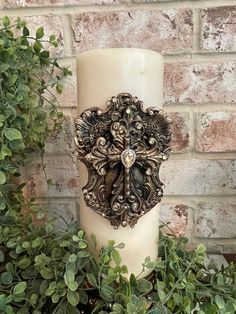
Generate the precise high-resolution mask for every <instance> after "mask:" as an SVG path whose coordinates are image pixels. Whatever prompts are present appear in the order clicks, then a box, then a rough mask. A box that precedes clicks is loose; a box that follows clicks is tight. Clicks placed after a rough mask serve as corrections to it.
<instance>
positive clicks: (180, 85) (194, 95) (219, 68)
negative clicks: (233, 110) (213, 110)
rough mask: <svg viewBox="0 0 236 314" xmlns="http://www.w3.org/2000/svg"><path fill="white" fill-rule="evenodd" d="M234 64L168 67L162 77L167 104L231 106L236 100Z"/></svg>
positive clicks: (167, 65)
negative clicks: (215, 103)
mask: <svg viewBox="0 0 236 314" xmlns="http://www.w3.org/2000/svg"><path fill="white" fill-rule="evenodd" d="M235 77H236V63H235V62H226V63H195V64H193V63H188V62H183V63H177V64H176V63H169V64H166V66H165V73H164V101H165V103H166V104H168V103H179V102H180V103H209V102H225V103H232V102H235V100H236V88H235Z"/></svg>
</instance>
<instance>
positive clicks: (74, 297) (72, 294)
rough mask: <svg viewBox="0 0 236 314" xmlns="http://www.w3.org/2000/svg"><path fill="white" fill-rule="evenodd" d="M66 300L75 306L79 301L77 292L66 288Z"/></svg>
mask: <svg viewBox="0 0 236 314" xmlns="http://www.w3.org/2000/svg"><path fill="white" fill-rule="evenodd" d="M67 300H68V302H69V303H70V304H71V305H72V306H76V305H78V303H79V294H78V292H76V291H71V290H68V292H67Z"/></svg>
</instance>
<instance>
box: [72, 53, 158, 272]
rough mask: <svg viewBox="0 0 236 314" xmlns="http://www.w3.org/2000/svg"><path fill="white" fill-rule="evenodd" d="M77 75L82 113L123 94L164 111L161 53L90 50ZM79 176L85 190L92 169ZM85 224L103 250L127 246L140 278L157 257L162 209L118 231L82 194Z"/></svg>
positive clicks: (125, 256) (125, 253)
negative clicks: (111, 242) (114, 245)
mask: <svg viewBox="0 0 236 314" xmlns="http://www.w3.org/2000/svg"><path fill="white" fill-rule="evenodd" d="M77 71H78V109H79V114H80V113H81V112H83V111H84V110H86V109H88V108H90V107H94V106H98V107H101V108H102V109H105V108H106V105H105V103H106V101H108V100H109V99H110V98H111V97H112V96H117V95H118V94H119V93H124V92H126V93H130V94H131V95H132V96H137V97H138V98H139V99H140V100H142V101H143V102H144V107H150V106H156V107H158V108H161V106H162V94H163V57H162V56H161V55H160V54H159V53H156V52H154V51H150V50H144V49H133V48H127V49H126V48H118V49H98V50H90V51H87V52H83V53H81V54H79V55H78V57H77ZM79 171H80V186H81V187H83V186H84V185H85V184H86V183H87V170H86V167H85V166H84V165H83V164H82V163H81V162H80V163H79ZM80 225H81V227H82V228H83V229H84V230H85V231H86V233H87V234H88V236H90V234H91V233H94V234H95V235H96V237H97V241H98V247H101V246H104V245H106V244H107V241H108V240H115V242H116V243H117V244H118V243H120V242H124V243H125V248H124V249H122V250H120V254H121V257H122V264H125V265H127V266H128V269H129V273H134V274H135V275H138V274H139V273H140V272H141V271H142V263H143V262H144V259H145V257H147V256H150V257H151V259H152V260H155V259H156V258H157V241H158V233H159V228H158V226H159V205H157V206H155V207H154V208H153V209H152V210H151V211H149V212H148V213H147V214H146V215H144V216H143V217H142V218H140V219H139V220H138V222H137V224H136V225H135V227H134V228H130V227H129V226H127V227H125V228H124V227H122V226H120V227H119V228H118V229H117V230H115V229H114V228H113V227H112V226H111V224H110V222H109V221H108V220H106V219H104V218H103V217H101V216H100V215H98V214H96V213H95V212H94V211H93V210H92V209H90V208H88V207H87V206H86V204H85V202H84V199H83V195H82V191H80ZM147 273H148V271H146V272H145V273H143V274H142V276H145V275H147Z"/></svg>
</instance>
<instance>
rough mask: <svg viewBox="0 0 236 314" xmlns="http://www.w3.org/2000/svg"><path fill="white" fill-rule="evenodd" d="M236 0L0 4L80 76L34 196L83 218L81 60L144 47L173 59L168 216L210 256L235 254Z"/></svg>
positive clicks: (168, 79) (35, 170)
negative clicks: (100, 51)
mask: <svg viewBox="0 0 236 314" xmlns="http://www.w3.org/2000/svg"><path fill="white" fill-rule="evenodd" d="M233 4H235V1H234V0H224V1H220V0H192V1H191V0H183V1H181V0H179V1H178V0H176V1H174V0H173V1H168V0H163V1H158V0H156V1H145V0H133V1H131V0H130V1H129V0H127V1H125V0H103V1H102V0H87V1H86V0H0V7H1V10H0V15H1V16H3V15H8V16H11V17H14V16H22V17H25V18H26V20H27V21H28V23H29V25H30V29H31V30H34V29H36V28H37V27H38V26H44V27H45V32H46V34H49V35H50V34H51V33H54V34H56V35H57V36H58V37H59V38H60V45H59V49H58V57H59V58H60V59H61V63H62V64H64V65H70V66H71V67H72V70H73V71H74V74H73V77H72V78H69V79H68V84H67V85H66V90H65V93H64V94H63V95H62V96H60V97H59V98H60V102H61V105H62V107H63V110H64V112H65V114H66V117H67V120H66V123H65V126H64V133H63V134H60V135H58V136H56V137H55V138H53V139H52V140H51V141H50V142H49V143H47V156H46V158H45V163H46V164H47V166H48V168H47V169H48V170H47V172H48V176H49V177H52V178H53V179H54V180H55V186H54V187H52V188H51V189H50V190H49V191H48V190H47V188H46V186H45V181H44V178H43V176H42V166H41V164H40V160H36V161H35V160H34V166H33V167H30V170H29V171H28V182H29V184H28V191H30V193H31V194H33V195H35V196H36V197H38V198H39V199H40V200H41V201H42V202H49V203H50V206H51V207H52V208H56V209H57V210H58V211H60V212H67V213H70V212H73V213H76V212H77V211H78V204H77V188H78V184H79V182H78V173H77V170H76V167H75V164H74V163H73V157H72V156H71V152H72V151H73V117H74V116H75V115H76V106H77V104H76V98H77V91H76V75H75V67H76V64H75V58H74V56H75V54H77V53H79V52H81V51H83V50H87V49H92V48H101V47H140V48H148V49H153V50H157V51H159V52H161V53H162V54H164V56H165V80H164V100H165V104H164V107H165V110H166V111H168V112H169V113H170V115H171V117H172V118H173V122H174V124H173V133H174V138H173V144H172V145H173V150H174V152H173V154H172V156H171V159H170V160H169V161H168V162H166V163H165V164H164V165H163V168H162V170H161V178H162V180H163V181H164V182H165V185H166V189H165V198H164V200H163V202H162V207H161V219H162V220H163V221H165V222H167V221H171V227H172V228H173V229H174V230H175V231H176V232H177V233H178V234H185V235H187V236H188V237H189V238H191V240H192V243H197V242H199V241H201V242H204V243H206V244H207V245H208V248H209V251H211V252H213V253H214V252H226V253H227V252H235V251H236V240H235V237H236V227H235V226H236V197H235V196H236V161H235V156H236V155H235V152H236V6H233Z"/></svg>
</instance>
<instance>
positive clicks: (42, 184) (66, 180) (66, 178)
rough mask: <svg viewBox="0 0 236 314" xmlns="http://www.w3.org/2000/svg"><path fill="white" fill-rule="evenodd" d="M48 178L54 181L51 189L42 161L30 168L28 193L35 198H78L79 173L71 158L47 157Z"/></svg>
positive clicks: (31, 165)
mask: <svg viewBox="0 0 236 314" xmlns="http://www.w3.org/2000/svg"><path fill="white" fill-rule="evenodd" d="M44 164H45V166H46V169H45V171H46V173H47V178H48V179H52V180H53V183H54V184H53V186H51V187H50V188H49V189H48V187H47V184H46V178H45V175H44V172H43V167H42V163H41V160H40V159H34V161H33V162H32V163H31V164H30V165H29V166H28V169H27V170H26V173H27V175H26V176H27V177H26V179H27V186H26V188H27V191H28V194H29V195H30V196H33V197H74V196H78V186H79V179H78V171H77V169H76V165H75V163H74V162H73V160H72V158H71V157H70V156H66V155H64V156H48V157H45V160H44Z"/></svg>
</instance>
